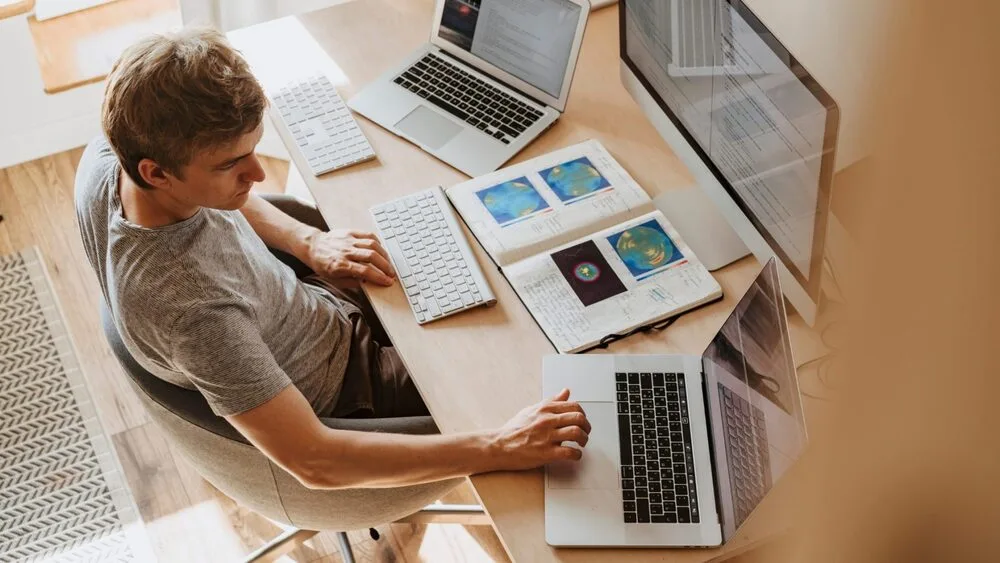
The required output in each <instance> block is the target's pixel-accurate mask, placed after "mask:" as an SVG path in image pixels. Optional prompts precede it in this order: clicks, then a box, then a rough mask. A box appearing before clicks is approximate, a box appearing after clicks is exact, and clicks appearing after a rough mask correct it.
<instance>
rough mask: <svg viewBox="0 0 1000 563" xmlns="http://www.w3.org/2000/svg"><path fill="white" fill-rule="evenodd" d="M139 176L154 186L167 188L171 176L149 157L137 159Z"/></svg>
mask: <svg viewBox="0 0 1000 563" xmlns="http://www.w3.org/2000/svg"><path fill="white" fill-rule="evenodd" d="M139 176H140V177H142V180H143V181H144V182H146V183H147V184H149V185H150V186H152V187H154V188H168V187H170V182H171V180H172V178H173V177H172V176H171V175H170V174H169V173H168V172H167V171H166V170H165V169H164V168H163V167H162V166H160V165H159V164H157V163H156V162H155V161H153V160H152V159H149V158H144V159H142V160H140V161H139Z"/></svg>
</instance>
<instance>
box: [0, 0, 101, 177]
mask: <svg viewBox="0 0 1000 563" xmlns="http://www.w3.org/2000/svg"><path fill="white" fill-rule="evenodd" d="M0 77H3V86H2V88H0V168H6V167H8V166H12V165H14V164H17V163H19V162H24V161H28V160H33V159H36V158H40V157H43V156H47V155H50V154H54V153H58V152H62V151H65V150H69V149H72V148H75V147H79V146H82V145H85V144H86V143H87V141H89V140H90V139H91V138H93V137H94V136H96V135H97V134H98V133H100V111H101V95H102V93H103V91H104V85H103V83H99V84H91V85H89V86H83V87H81V88H75V89H73V90H70V91H68V92H64V93H61V94H53V95H49V94H46V93H45V91H44V90H43V85H42V77H41V72H40V71H39V70H38V63H37V62H36V60H35V46H34V43H33V42H32V40H31V33H30V32H29V31H28V21H27V16H17V17H14V18H8V19H5V20H0Z"/></svg>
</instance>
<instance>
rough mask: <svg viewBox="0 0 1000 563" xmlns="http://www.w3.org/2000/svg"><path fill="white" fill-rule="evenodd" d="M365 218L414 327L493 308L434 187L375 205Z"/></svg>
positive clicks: (466, 247)
mask: <svg viewBox="0 0 1000 563" xmlns="http://www.w3.org/2000/svg"><path fill="white" fill-rule="evenodd" d="M371 213H372V216H373V217H374V218H375V226H376V228H377V229H378V232H379V236H380V238H381V239H382V243H383V244H384V245H385V248H386V250H387V251H388V252H389V256H390V257H391V258H392V265H393V267H394V268H396V273H397V274H398V276H399V281H400V284H401V285H402V286H403V291H405V292H406V297H407V299H408V300H409V302H410V308H411V309H413V315H414V316H415V317H416V318H417V322H418V323H420V324H424V323H429V322H431V321H435V320H437V319H440V318H442V317H446V316H448V315H452V314H454V313H458V312H460V311H464V310H466V309H471V308H472V307H477V306H479V305H492V304H494V303H496V297H494V296H493V292H492V291H491V290H490V286H489V284H488V283H487V282H486V278H485V276H483V271H482V270H481V269H480V268H479V263H478V262H476V257H475V255H474V254H473V253H472V248H470V247H469V243H468V241H466V239H465V234H464V233H463V232H462V229H461V227H460V226H459V224H458V218H457V217H456V216H455V212H454V210H452V208H451V205H450V204H449V203H448V199H447V197H446V196H445V195H444V190H442V189H441V188H440V187H434V188H431V189H429V190H424V191H422V192H418V193H415V194H411V195H408V196H406V197H403V198H400V199H396V200H393V201H389V202H386V203H382V204H379V205H376V206H374V207H372V208H371Z"/></svg>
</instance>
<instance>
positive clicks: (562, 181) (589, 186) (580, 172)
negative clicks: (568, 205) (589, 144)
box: [545, 161, 608, 201]
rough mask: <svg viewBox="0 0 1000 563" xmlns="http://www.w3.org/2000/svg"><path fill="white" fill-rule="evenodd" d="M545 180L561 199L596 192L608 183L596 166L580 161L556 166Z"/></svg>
mask: <svg viewBox="0 0 1000 563" xmlns="http://www.w3.org/2000/svg"><path fill="white" fill-rule="evenodd" d="M545 181H546V183H548V184H549V186H550V187H551V188H552V190H553V191H555V192H556V194H557V195H558V196H559V198H560V199H562V200H563V201H566V200H568V199H573V198H575V197H580V196H584V195H587V194H590V193H593V192H596V191H597V190H599V189H601V188H604V187H606V186H607V185H608V183H607V180H605V179H604V177H603V176H601V173H600V172H598V171H597V169H596V168H594V167H593V166H592V165H590V164H588V163H586V162H580V161H577V162H570V163H567V164H563V165H560V166H556V167H555V168H553V169H551V170H550V171H549V173H548V175H547V176H546V177H545Z"/></svg>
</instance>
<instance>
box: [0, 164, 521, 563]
mask: <svg viewBox="0 0 1000 563" xmlns="http://www.w3.org/2000/svg"><path fill="white" fill-rule="evenodd" d="M82 152H83V150H82V149H76V150H72V151H68V152H64V153H60V154H57V155H54V156H50V157H46V158H42V159H39V160H36V161H32V162H29V163H25V164H21V165H18V166H14V167H11V168H7V169H3V170H0V214H2V215H3V216H4V220H3V221H2V222H0V254H8V253H11V252H14V251H17V250H20V249H23V248H26V247H31V246H37V247H38V248H39V249H40V250H41V253H42V256H44V258H45V260H46V262H47V264H48V267H49V272H50V274H51V276H52V282H53V284H54V286H55V290H56V294H57V295H58V297H59V300H60V302H61V304H62V308H63V310H64V312H65V316H66V319H67V323H68V324H69V331H70V333H71V334H72V336H73V338H74V340H75V343H76V346H77V349H78V350H79V352H80V358H79V360H80V363H81V364H82V366H83V371H84V374H85V376H86V378H87V382H88V384H89V386H90V390H91V393H92V394H93V396H94V401H95V402H96V404H97V408H98V411H99V414H100V419H101V422H102V423H103V425H104V429H105V431H106V432H107V433H108V435H110V436H111V438H112V441H113V443H114V445H115V449H116V451H117V452H118V456H119V458H120V460H121V462H122V466H123V467H124V469H125V473H126V477H127V480H128V483H129V487H130V488H131V490H132V494H133V496H134V497H135V500H136V503H137V505H138V507H139V512H140V514H141V516H142V519H143V522H144V523H145V529H146V531H147V533H148V536H149V539H150V543H151V544H152V546H153V550H154V552H155V553H156V555H157V557H158V558H159V560H160V561H163V562H174V561H182V562H185V563H195V562H201V561H205V562H213V563H215V562H224V561H239V560H241V559H242V557H243V556H245V555H246V554H247V553H249V552H251V551H253V550H254V549H256V548H257V547H259V546H261V545H263V544H264V543H265V542H266V541H267V540H268V539H270V538H271V537H273V536H275V535H277V534H278V533H279V532H280V530H279V529H278V528H277V527H276V526H275V525H273V524H272V523H270V522H269V521H267V520H266V519H264V518H262V517H260V516H257V515H256V514H254V513H252V512H250V511H248V510H246V509H243V508H241V507H239V506H237V505H236V504H235V503H234V502H233V501H231V500H229V499H228V498H227V497H225V496H224V495H222V494H221V493H219V492H218V491H217V490H215V489H214V488H213V487H212V486H211V485H209V484H208V483H207V482H205V481H203V480H202V479H201V478H200V477H199V476H198V475H197V474H196V473H195V472H194V470H193V469H192V468H191V467H190V466H189V465H188V464H187V463H186V462H185V461H184V459H183V458H181V457H180V456H179V455H178V454H177V453H176V452H175V451H173V450H172V449H171V447H170V445H169V444H168V443H167V442H166V440H165V439H164V437H163V436H162V435H161V434H160V432H158V431H157V429H156V427H154V426H153V425H152V423H151V422H150V421H149V418H148V417H147V416H146V414H145V413H144V412H143V409H142V407H141V405H140V404H139V402H138V400H137V399H136V398H135V397H134V395H133V394H132V391H131V389H129V388H128V387H127V386H126V383H125V380H124V377H125V376H124V374H122V373H121V371H120V368H119V367H118V364H117V362H116V360H115V358H114V357H113V356H112V355H111V351H110V350H109V349H108V346H107V343H106V342H105V341H104V337H103V335H102V333H101V330H100V323H99V318H98V313H97V311H98V300H99V299H100V291H99V288H98V285H97V281H96V278H95V277H94V273H93V271H92V270H91V268H90V265H89V263H88V262H87V258H86V255H85V254H84V252H83V246H82V245H81V243H80V235H79V231H78V228H77V225H76V215H75V213H74V208H73V179H74V177H75V174H76V166H77V163H78V162H79V160H80V156H81V154H82ZM264 164H265V168H266V170H267V173H268V180H267V181H266V182H264V183H263V185H261V186H260V189H261V190H262V191H269V192H280V191H282V189H283V186H284V183H285V178H286V177H287V174H288V163H287V162H283V161H278V160H270V159H264ZM473 499H474V497H473V496H472V492H471V490H470V489H468V488H466V489H464V490H459V491H457V492H456V493H454V494H453V496H452V497H451V498H448V499H446V500H447V501H449V502H474V500H473ZM380 532H381V533H382V539H381V540H379V541H378V542H375V541H373V540H371V539H370V538H369V536H368V532H367V530H364V531H359V532H352V533H351V541H352V544H353V546H354V549H355V556H356V557H357V559H358V561H384V562H397V561H398V562H416V561H426V562H434V563H438V562H449V561H507V560H508V559H507V557H506V555H505V554H504V551H503V548H502V546H501V545H500V542H499V540H498V539H497V537H496V535H495V534H494V533H493V530H492V529H491V528H489V527H485V526H469V527H463V526H455V525H436V524H435V525H428V526H411V525H392V526H383V527H382V528H380ZM336 546H337V542H336V539H335V538H334V536H333V535H332V534H330V533H323V534H319V535H317V536H315V537H314V538H313V539H311V540H309V541H308V542H306V543H305V544H304V545H302V546H300V547H299V548H298V549H296V550H295V551H293V552H292V553H291V554H289V555H288V556H286V558H284V559H282V561H295V562H298V563H307V562H317V563H334V562H338V561H340V560H341V559H340V556H339V553H338V551H337V547H336Z"/></svg>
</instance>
